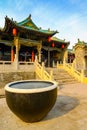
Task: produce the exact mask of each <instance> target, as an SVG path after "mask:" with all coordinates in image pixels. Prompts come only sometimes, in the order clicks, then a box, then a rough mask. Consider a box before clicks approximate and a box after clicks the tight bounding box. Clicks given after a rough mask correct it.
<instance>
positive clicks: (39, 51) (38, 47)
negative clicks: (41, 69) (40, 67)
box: [37, 44, 42, 62]
mask: <svg viewBox="0 0 87 130" xmlns="http://www.w3.org/2000/svg"><path fill="white" fill-rule="evenodd" d="M41 48H42V44H39V45H38V46H37V50H38V61H39V62H41Z"/></svg>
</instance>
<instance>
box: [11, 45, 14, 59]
mask: <svg viewBox="0 0 87 130" xmlns="http://www.w3.org/2000/svg"><path fill="white" fill-rule="evenodd" d="M11 61H14V50H13V46H12V47H11Z"/></svg>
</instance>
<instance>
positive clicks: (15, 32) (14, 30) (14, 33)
mask: <svg viewBox="0 0 87 130" xmlns="http://www.w3.org/2000/svg"><path fill="white" fill-rule="evenodd" d="M12 33H13V35H14V36H16V34H17V30H16V28H13V32H12Z"/></svg>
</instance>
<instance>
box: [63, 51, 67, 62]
mask: <svg viewBox="0 0 87 130" xmlns="http://www.w3.org/2000/svg"><path fill="white" fill-rule="evenodd" d="M67 61H68V52H67V50H65V51H64V57H63V63H64V62H67Z"/></svg>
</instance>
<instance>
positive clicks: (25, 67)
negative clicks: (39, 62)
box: [0, 61, 34, 72]
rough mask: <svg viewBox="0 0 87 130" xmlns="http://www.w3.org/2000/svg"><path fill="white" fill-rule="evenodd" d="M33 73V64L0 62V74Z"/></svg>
mask: <svg viewBox="0 0 87 130" xmlns="http://www.w3.org/2000/svg"><path fill="white" fill-rule="evenodd" d="M32 70H33V71H34V62H18V63H16V62H12V61H0V72H13V71H32Z"/></svg>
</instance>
